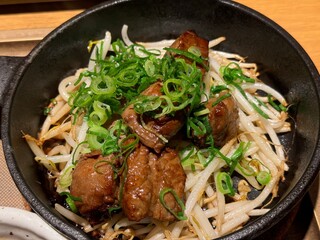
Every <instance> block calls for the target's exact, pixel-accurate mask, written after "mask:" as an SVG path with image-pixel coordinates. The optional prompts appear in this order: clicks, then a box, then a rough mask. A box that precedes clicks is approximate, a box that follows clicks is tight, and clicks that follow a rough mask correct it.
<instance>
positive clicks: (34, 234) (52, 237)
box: [0, 207, 66, 240]
mask: <svg viewBox="0 0 320 240" xmlns="http://www.w3.org/2000/svg"><path fill="white" fill-rule="evenodd" d="M7 239H8V240H9V239H10V240H26V239H28V240H40V239H45V240H66V238H64V237H63V236H62V235H60V234H59V233H58V232H57V231H55V230H54V229H53V228H51V227H50V226H49V225H48V224H47V223H46V222H44V221H43V220H42V219H41V218H40V217H39V216H38V215H36V214H35V213H32V212H28V211H25V210H22V209H17V208H11V207H0V240H7Z"/></svg>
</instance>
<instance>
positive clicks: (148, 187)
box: [122, 145, 186, 221]
mask: <svg viewBox="0 0 320 240" xmlns="http://www.w3.org/2000/svg"><path fill="white" fill-rule="evenodd" d="M127 161H128V162H127V166H128V172H127V176H126V180H125V184H124V192H123V201H122V209H123V211H124V213H125V215H126V216H127V217H128V219H129V220H134V221H140V220H141V219H143V218H145V217H152V218H155V219H158V220H160V221H172V220H174V216H173V215H172V214H171V213H170V212H168V211H167V210H166V209H165V208H164V207H163V206H162V204H161V202H160V200H159V193H160V191H161V190H162V189H163V188H172V189H173V190H174V191H175V192H176V193H177V195H178V196H179V197H180V198H181V199H184V185H185V180H186V176H185V173H184V171H183V168H182V166H181V164H180V158H179V156H178V153H177V151H175V150H173V149H169V148H166V149H165V150H164V151H163V152H162V153H161V155H160V156H159V157H158V156H157V155H155V154H153V153H152V152H150V151H149V150H148V148H146V147H145V146H143V145H140V146H139V147H137V148H136V150H135V151H134V152H133V153H132V154H131V155H130V156H129V158H128V160H127ZM164 199H165V202H166V204H167V205H168V206H169V207H170V208H171V209H172V210H173V211H176V212H178V211H181V209H180V207H179V206H178V204H177V203H176V201H175V199H174V197H173V196H172V195H171V194H166V195H165V198H164Z"/></svg>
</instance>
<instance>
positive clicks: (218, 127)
mask: <svg viewBox="0 0 320 240" xmlns="http://www.w3.org/2000/svg"><path fill="white" fill-rule="evenodd" d="M224 94H226V93H224V92H222V93H220V94H219V97H221V96H223V95H224ZM217 99H218V98H211V99H209V101H208V102H207V104H206V107H207V108H208V109H209V111H210V113H209V115H208V118H209V123H210V126H211V128H212V135H213V139H214V144H215V146H217V147H222V146H223V145H224V144H226V143H227V142H228V141H229V140H230V139H232V138H234V137H236V136H237V132H238V124H239V114H238V108H237V105H236V103H235V101H234V99H233V98H232V96H230V97H228V98H225V99H224V100H222V101H220V102H219V103H218V104H216V105H215V102H216V101H217ZM212 105H214V106H212Z"/></svg>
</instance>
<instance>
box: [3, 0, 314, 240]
mask: <svg viewBox="0 0 320 240" xmlns="http://www.w3.org/2000/svg"><path fill="white" fill-rule="evenodd" d="M26 1H29V0H19V1H18V2H26ZM36 1H37V0H34V1H33V2H36ZM41 1H42V2H43V1H47V2H48V1H52V0H41ZM6 2H10V1H6ZM29 2H30V1H29ZM38 2H39V0H38ZM99 2H101V1H99V0H95V1H83V0H77V1H75V0H73V1H72V0H69V1H65V2H61V0H60V1H59V2H56V3H38V4H27V5H20V4H19V5H14V6H13V5H11V6H7V5H5V6H4V5H1V1H0V56H1V55H2V56H4V55H8V56H24V55H27V54H28V53H29V51H30V50H31V49H32V48H33V47H34V46H35V44H36V43H37V42H38V41H39V40H41V39H42V38H43V37H44V36H45V35H46V34H48V33H49V32H50V31H51V30H52V29H54V28H56V27H57V26H59V25H60V24H61V23H63V22H65V21H66V20H68V19H70V18H71V17H73V16H74V15H76V14H78V13H80V12H82V11H83V10H85V9H86V8H88V7H90V6H92V5H94V4H97V3H99ZM237 2H239V3H241V4H244V5H246V6H248V7H250V8H253V9H255V10H257V11H258V12H260V13H262V14H264V15H265V16H267V17H269V18H270V19H272V20H273V21H275V22H276V23H278V24H279V25H280V26H281V27H283V28H284V29H285V30H286V31H287V32H289V33H290V34H291V35H292V36H293V37H294V38H295V39H296V40H297V41H298V42H299V43H300V44H301V45H302V47H303V48H304V49H305V50H306V52H307V53H308V54H309V56H310V57H311V59H312V60H313V62H314V64H315V65H316V67H317V69H318V70H319V71H320V44H319V43H320V14H319V11H320V0H304V1H292V0H237ZM11 3H12V1H11ZM50 6H51V7H50ZM52 6H54V7H53V8H52ZM0 144H1V143H0ZM1 150H2V149H1ZM317 181H318V182H316V184H314V186H313V189H312V191H310V194H311V196H312V197H311V198H312V199H313V204H314V206H315V207H314V210H315V212H316V214H317V215H318V218H319V217H320V194H319V179H317ZM0 205H1V198H0ZM316 220H317V219H316ZM319 220H320V219H319ZM318 226H319V225H318ZM305 239H310V238H308V237H307V236H306V238H305Z"/></svg>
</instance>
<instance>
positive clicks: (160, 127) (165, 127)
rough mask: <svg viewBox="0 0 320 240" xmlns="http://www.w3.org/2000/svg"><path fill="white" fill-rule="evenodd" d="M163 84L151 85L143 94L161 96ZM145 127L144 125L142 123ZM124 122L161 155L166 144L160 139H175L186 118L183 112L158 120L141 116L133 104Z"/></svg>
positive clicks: (127, 110) (124, 117)
mask: <svg viewBox="0 0 320 240" xmlns="http://www.w3.org/2000/svg"><path fill="white" fill-rule="evenodd" d="M161 88H162V83H161V82H155V83H153V84H152V85H150V86H149V87H148V88H147V89H146V90H144V91H143V92H142V93H141V94H142V95H145V96H161V95H162V93H161ZM141 117H142V121H143V122H144V123H145V126H143V125H142V121H141ZM122 118H123V120H124V121H125V122H126V123H127V125H128V126H129V127H130V128H131V130H132V131H133V132H135V133H136V134H137V135H138V136H139V138H140V141H141V142H142V143H143V144H144V145H146V146H148V147H150V148H152V149H154V150H155V151H156V152H157V153H160V152H161V150H162V149H163V147H164V146H165V142H164V141H163V140H162V139H161V138H160V137H159V136H160V135H162V136H163V137H164V138H166V139H168V140H169V139H170V138H171V137H173V136H174V135H175V134H176V133H177V132H178V131H179V130H180V129H181V128H182V126H183V124H184V122H185V117H184V114H183V113H182V112H177V113H176V114H175V115H174V116H164V117H161V118H158V119H155V118H152V117H148V116H147V115H143V116H141V115H139V114H137V113H136V112H135V110H134V106H133V104H131V105H129V106H128V107H127V108H126V109H125V110H124V111H123V113H122Z"/></svg>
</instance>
